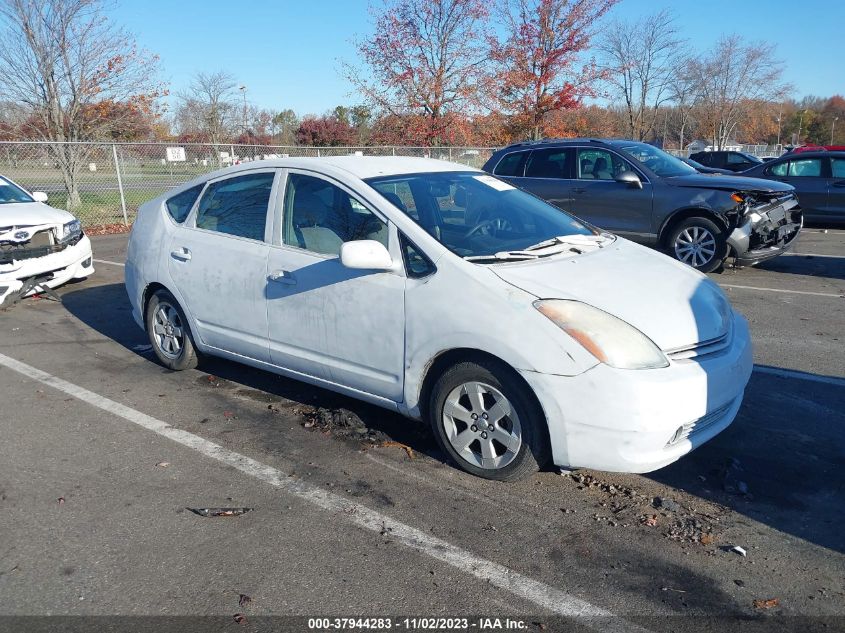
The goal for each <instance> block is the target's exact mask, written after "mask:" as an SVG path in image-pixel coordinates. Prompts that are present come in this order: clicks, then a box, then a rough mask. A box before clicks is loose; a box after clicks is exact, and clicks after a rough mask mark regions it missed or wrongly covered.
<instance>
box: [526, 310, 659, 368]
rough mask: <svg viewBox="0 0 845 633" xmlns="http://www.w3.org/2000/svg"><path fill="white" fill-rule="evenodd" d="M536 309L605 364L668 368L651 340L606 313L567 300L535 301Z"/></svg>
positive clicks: (625, 366)
mask: <svg viewBox="0 0 845 633" xmlns="http://www.w3.org/2000/svg"><path fill="white" fill-rule="evenodd" d="M534 307H535V308H537V309H538V310H539V311H540V313H541V314H543V315H544V316H545V317H547V318H549V319H550V320H551V321H552V322H553V323H554V324H555V325H557V326H558V327H559V328H560V329H562V330H563V331H564V332H566V333H567V334H569V336H571V337H572V338H574V339H575V340H576V341H578V343H580V344H581V346H582V347H583V348H584V349H585V350H587V351H588V352H590V354H592V355H593V356H595V357H596V358H597V359H598V360H599V361H601V362H602V363H605V364H606V365H610V366H611V367H616V368H617V369H656V368H659V367H668V366H669V361H668V360H666V357H665V356H664V355H663V352H661V351H660V349H659V348H658V347H657V345H655V344H654V343H653V342H652V340H651V339H650V338H648V337H647V336H646V335H645V334H643V333H642V332H640V331H639V330H638V329H637V328H635V327H633V326H632V325H629V324H628V323H625V321H623V320H622V319H618V318H616V317H615V316H613V315H612V314H608V313H607V312H604V311H603V310H599V309H598V308H594V307H593V306H591V305H587V304H586V303H581V302H580V301H568V300H564V299H543V300H540V301H535V302H534Z"/></svg>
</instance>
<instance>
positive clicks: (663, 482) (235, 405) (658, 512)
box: [0, 230, 845, 631]
mask: <svg viewBox="0 0 845 633" xmlns="http://www.w3.org/2000/svg"><path fill="white" fill-rule="evenodd" d="M92 241H93V243H94V249H95V255H94V256H95V262H96V266H97V271H96V273H95V274H94V275H93V276H92V277H91V278H90V279H88V280H86V281H83V282H80V283H74V284H69V285H67V286H65V287H64V288H62V289H60V290H59V294H60V295H61V297H62V302H61V303H57V302H52V301H48V300H45V299H30V300H27V301H25V302H23V303H21V304H19V305H17V306H14V307H12V308H10V309H7V310H2V311H0V324H2V325H0V395H2V398H3V405H2V409H1V410H2V412H3V413H2V415H0V434H2V435H0V437H2V438H3V439H4V441H2V442H0V535H2V538H0V615H1V616H4V617H0V630H13V629H15V630H25V629H26V628H31V629H33V630H35V629H38V630H55V628H58V627H59V624H60V623H65V620H62V619H61V618H60V617H59V616H79V619H75V620H72V622H75V623H77V624H79V623H83V624H85V623H88V625H89V626H94V627H98V628H100V629H103V628H106V626H105V625H106V623H108V622H112V621H111V620H109V619H108V618H109V617H112V616H124V617H129V618H136V619H134V620H131V619H130V620H121V621H120V622H121V623H122V624H121V626H122V627H123V630H126V627H127V626H130V625H127V624H126V623H127V622H129V623H130V624H131V626H136V627H137V626H140V625H141V623H149V622H154V623H155V626H157V627H159V628H158V629H157V630H164V629H163V628H162V627H164V628H166V627H167V626H168V625H172V624H173V623H174V622H178V623H180V624H179V627H180V629H178V630H185V627H187V626H188V624H190V623H191V622H194V621H196V618H198V617H199V616H216V617H217V618H218V619H215V620H210V621H204V622H205V624H206V625H207V626H206V627H205V629H204V630H212V629H214V628H215V627H219V628H220V629H221V630H237V629H238V627H239V626H240V627H241V628H244V629H245V630H249V628H250V627H252V628H254V629H255V630H271V629H280V628H281V627H283V626H291V627H293V628H292V629H291V630H303V631H305V630H318V629H317V628H315V627H313V626H309V623H308V621H307V619H302V620H284V619H273V618H278V617H280V616H302V617H304V618H307V617H309V616H310V617H317V616H338V617H341V616H365V617H386V616H393V617H399V616H402V617H404V616H440V617H444V618H445V617H450V616H451V617H470V618H472V622H474V623H476V626H474V627H469V626H468V627H467V628H469V630H497V629H496V628H495V627H489V628H484V627H482V626H481V621H480V620H478V618H483V617H496V616H498V617H501V618H503V619H504V618H511V619H512V620H514V621H520V622H522V624H523V625H524V626H525V627H526V628H527V629H528V630H550V631H557V630H571V629H573V630H582V629H583V630H587V629H593V630H608V629H613V630H642V629H645V630H653V631H668V630H677V631H693V630H700V629H701V628H702V627H704V626H705V625H706V626H709V627H711V630H726V631H727V630H770V629H774V628H777V629H793V630H815V629H818V630H827V631H830V630H842V629H843V628H845V531H843V517H845V514H843V507H845V489H843V485H844V484H845V477H843V472H845V334H843V332H845V327H843V326H845V231H835V230H831V231H828V232H822V231H820V230H807V231H805V232H804V234H803V235H802V236H801V238H800V242H799V244H798V247H797V248H796V254H795V255H791V256H788V257H781V258H778V259H776V260H773V261H771V262H769V263H766V264H763V265H761V266H759V267H757V268H753V269H748V268H746V269H741V270H733V269H727V270H725V271H724V272H722V273H721V274H714V275H712V278H713V279H714V280H715V281H716V282H718V283H719V284H721V285H722V286H723V287H725V289H726V292H727V293H728V295H729V297H730V298H731V301H732V302H733V304H734V306H735V307H737V308H738V309H739V310H740V311H741V312H743V313H744V314H745V315H746V316H747V317H748V319H749V321H750V323H751V330H752V335H753V338H754V344H755V362H756V369H755V373H754V375H753V377H752V379H751V382H750V384H749V387H748V389H747V391H746V397H745V400H744V403H743V406H742V409H741V411H740V414H739V416H738V418H737V420H736V422H735V423H734V424H733V425H732V426H731V427H730V428H729V429H728V430H727V431H725V432H724V433H722V434H721V435H719V436H718V437H717V438H716V439H715V440H713V441H712V442H710V443H708V444H707V445H705V446H703V447H701V448H700V449H698V450H697V451H694V452H693V453H691V454H690V455H688V456H686V457H684V458H683V459H681V460H680V461H679V462H677V463H676V464H673V465H671V466H669V467H667V468H664V469H662V470H660V471H657V472H655V473H651V474H649V475H644V476H637V475H611V474H607V473H599V472H591V471H577V472H575V473H571V474H564V475H562V474H560V473H558V472H557V471H547V472H543V473H539V474H537V475H536V476H534V477H531V478H529V479H528V480H525V481H521V482H517V483H513V484H502V483H494V482H488V481H484V480H481V479H478V478H474V477H472V476H470V475H467V474H465V473H463V472H461V471H459V470H457V469H456V468H455V467H454V466H453V465H451V464H449V463H448V462H447V461H446V459H445V456H444V455H442V454H441V453H440V452H439V451H438V450H437V448H436V446H435V444H434V442H433V439H432V438H431V436H430V434H429V433H428V431H427V430H426V429H425V428H423V427H422V426H421V425H419V424H418V423H415V422H412V421H409V420H406V419H404V418H401V417H399V416H397V415H394V414H391V413H388V412H386V411H383V410H381V409H378V408H375V407H371V406H369V405H365V404H362V403H359V402H357V401H354V400H351V399H348V398H345V397H341V396H337V395H334V394H331V393H329V392H326V391H324V390H321V389H316V388H313V387H309V386H306V385H304V384H301V383H298V382H296V381H293V380H288V379H284V378H280V377H278V376H275V375H272V374H269V373H266V372H261V371H258V370H253V369H250V368H247V367H244V366H240V365H237V364H235V363H231V362H228V361H221V360H214V359H210V360H206V361H204V362H203V363H202V364H201V365H200V367H199V368H198V369H197V370H193V371H187V372H177V373H174V372H170V371H167V370H165V369H164V368H163V367H161V366H160V365H158V364H157V363H156V362H155V361H154V359H153V356H152V353H151V351H150V348H149V343H148V341H147V339H146V336H145V334H144V333H143V332H142V331H141V330H140V329H139V328H138V327H137V326H136V325H135V323H134V322H133V321H132V319H131V316H130V309H129V304H128V300H127V298H126V295H125V291H124V288H123V285H122V277H123V269H122V267H121V265H120V264H121V263H122V262H123V259H124V256H125V246H126V237H125V236H105V237H96V238H93V240H92ZM214 507H237V508H249V511H248V512H246V513H244V514H242V515H240V516H236V517H216V518H208V517H203V516H199V515H197V514H195V513H193V512H192V511H191V510H190V508H193V509H200V508H214ZM735 546H739V547H740V548H741V549H742V550H743V551H744V555H743V554H742V553H739V552H738V551H737V550H736V549H735ZM11 616H17V617H18V619H14V618H13V617H11ZM26 616H54V617H53V618H47V619H46V620H45V619H29V618H27V617H26ZM142 616H150V617H151V616H158V617H159V618H161V617H162V616H166V617H165V619H164V620H162V619H156V620H152V619H149V618H148V619H144V617H142ZM177 616H189V618H188V619H186V620H178V619H174V618H177ZM236 616H238V617H236ZM564 616H572V617H571V618H570V619H568V620H562V619H560V618H561V617H564ZM168 618H170V619H168ZM503 622H504V620H503ZM90 623H93V624H90ZM239 623H240V625H239ZM738 623H741V624H742V625H743V627H745V628H742V629H738V628H737V627H738ZM212 624H213V626H212ZM311 624H314V623H311ZM416 624H417V625H419V624H420V623H419V622H418V623H416ZM417 625H415V623H414V622H410V623H406V624H403V623H402V622H400V621H399V620H396V621H394V622H393V628H423V627H421V626H417ZM4 626H5V627H6V628H5V629H4ZM131 626H130V628H131ZM260 626H265V627H269V628H265V629H260ZM39 627H41V628H39ZM45 627H46V628H45ZM297 627H298V628H297ZM638 627H639V628H638ZM755 627H756V628H755ZM118 628H121V627H118ZM431 628H432V627H429V630H431ZM89 630H95V629H89ZM319 630H323V629H322V628H320V629H319ZM355 630H357V629H355ZM434 630H446V627H445V623H444V627H442V628H435V629H434Z"/></svg>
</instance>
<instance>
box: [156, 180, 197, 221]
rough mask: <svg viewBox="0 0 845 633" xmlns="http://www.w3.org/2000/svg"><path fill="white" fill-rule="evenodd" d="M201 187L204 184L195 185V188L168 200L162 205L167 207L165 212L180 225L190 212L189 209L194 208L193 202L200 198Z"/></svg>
mask: <svg viewBox="0 0 845 633" xmlns="http://www.w3.org/2000/svg"><path fill="white" fill-rule="evenodd" d="M203 187H205V183H203V184H201V185H197V186H196V187H191V188H190V189H187V190H185V191H183V192H182V193H177V194H176V195H175V196H173V197H172V198H170V199H168V201H167V202H165V203H164V205H165V206H166V207H167V212H168V213H169V214H170V217H171V218H173V219H174V220H175V221H176V222H179V223H180V224H181V223H182V222H184V221H185V218H187V217H188V214H189V213H190V212H191V209H193V208H194V202H196V201H197V198H199V197H200V194H201V193H202V188H203Z"/></svg>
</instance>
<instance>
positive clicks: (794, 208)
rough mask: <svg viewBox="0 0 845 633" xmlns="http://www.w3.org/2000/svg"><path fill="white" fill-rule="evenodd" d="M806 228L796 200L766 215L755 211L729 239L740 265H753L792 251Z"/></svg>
mask: <svg viewBox="0 0 845 633" xmlns="http://www.w3.org/2000/svg"><path fill="white" fill-rule="evenodd" d="M803 226H804V216H803V212H802V211H801V208H800V207H799V206H798V202H797V200H796V199H795V198H792V199H791V200H789V201H787V202H784V203H783V204H780V205H778V206H777V207H775V208H773V209H770V210H768V211H765V212H762V213H755V212H751V213H749V214H747V215H746V216H745V218H744V219H743V222H742V224H740V225H739V226H738V227H736V228H735V229H734V230H733V231H732V232H731V234H730V235H729V236H728V240H727V241H728V245H729V246H730V247H731V251H732V253H733V255H734V257H735V263H736V265H737V266H751V265H753V264H758V263H760V262H763V261H766V260H767V259H772V258H773V257H777V256H778V255H782V254H783V253H785V252H787V251H788V250H790V249H791V248H792V247H793V246H794V245H795V242H796V241H797V240H798V235H800V233H801V229H802V228H803Z"/></svg>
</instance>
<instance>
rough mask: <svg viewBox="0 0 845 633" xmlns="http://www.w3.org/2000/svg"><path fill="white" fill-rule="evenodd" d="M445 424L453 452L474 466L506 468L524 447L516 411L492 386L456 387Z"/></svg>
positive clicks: (471, 384) (447, 405)
mask: <svg viewBox="0 0 845 633" xmlns="http://www.w3.org/2000/svg"><path fill="white" fill-rule="evenodd" d="M442 420H443V422H442V423H443V428H444V430H445V431H446V438H447V439H448V440H449V443H450V444H451V445H452V448H453V449H454V450H455V452H456V453H457V454H458V455H460V456H461V457H462V458H463V459H464V460H466V461H467V462H468V463H470V464H472V465H473V466H477V467H479V468H484V469H487V470H496V469H499V468H503V467H505V466H507V465H508V464H510V463H511V462H512V461H513V460H514V459H515V458H516V456H517V454H518V453H519V450H520V448H521V447H522V426H521V425H520V422H519V416H518V415H517V413H516V410H515V409H514V408H513V406H512V405H511V403H510V401H508V399H507V398H506V397H505V395H504V394H503V393H502V392H501V391H499V390H498V389H496V388H495V387H491V386H490V385H488V384H485V383H482V382H475V381H473V382H467V383H464V384H462V385H460V386H458V387H455V388H454V389H453V390H452V391H451V392H449V395H448V396H447V397H446V401H445V402H444V403H443V416H442Z"/></svg>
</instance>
